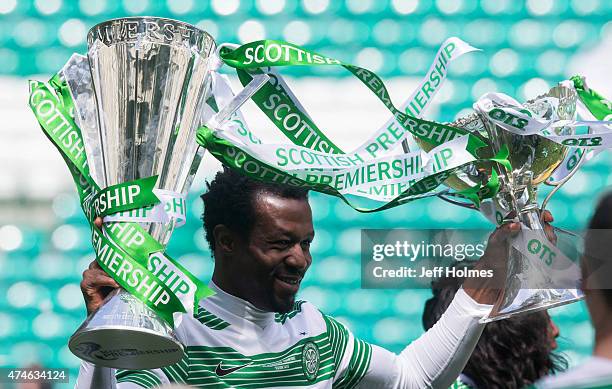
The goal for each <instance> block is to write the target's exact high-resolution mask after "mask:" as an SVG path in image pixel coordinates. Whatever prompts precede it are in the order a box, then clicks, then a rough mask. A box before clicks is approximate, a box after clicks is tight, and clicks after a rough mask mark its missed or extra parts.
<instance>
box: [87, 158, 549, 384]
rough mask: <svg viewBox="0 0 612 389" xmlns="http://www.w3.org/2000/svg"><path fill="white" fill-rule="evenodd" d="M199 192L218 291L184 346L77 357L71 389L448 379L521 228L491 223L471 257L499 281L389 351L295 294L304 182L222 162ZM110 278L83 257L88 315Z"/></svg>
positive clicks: (472, 341) (305, 229)
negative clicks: (133, 362)
mask: <svg viewBox="0 0 612 389" xmlns="http://www.w3.org/2000/svg"><path fill="white" fill-rule="evenodd" d="M202 198H203V200H204V229H205V231H206V237H207V240H208V242H209V244H210V246H211V250H212V251H213V253H214V254H213V255H214V259H215V269H214V273H213V278H212V282H211V284H210V287H211V288H212V289H213V290H214V291H215V292H216V294H215V295H213V296H211V297H208V298H206V299H205V300H203V301H202V302H201V303H200V309H201V312H202V313H203V315H201V316H196V318H193V317H191V318H184V320H183V321H182V322H181V325H180V326H179V327H178V328H177V329H176V332H177V337H178V339H179V340H180V341H181V342H182V343H183V344H185V348H186V350H185V356H184V358H183V360H181V362H179V363H178V364H176V365H173V366H167V367H162V368H161V369H154V370H148V371H147V370H142V371H129V370H123V371H118V372H116V373H115V372H114V369H110V368H105V367H98V366H94V365H92V364H90V363H87V362H83V364H82V365H81V372H80V374H79V379H78V384H77V388H90V387H91V388H97V387H100V388H107V387H108V388H114V387H117V388H132V387H134V388H136V387H143V386H144V387H154V386H155V385H159V384H161V383H169V382H181V383H187V384H190V385H193V386H195V387H199V386H201V387H219V388H221V387H245V388H253V387H266V388H269V387H272V388H274V387H288V386H289V387H290V386H296V387H313V388H328V387H332V385H333V386H334V387H335V386H336V385H337V386H338V387H362V388H425V387H433V388H445V387H448V386H450V384H451V383H452V382H453V381H454V380H455V378H456V377H457V376H458V374H459V373H460V372H461V369H462V368H463V366H464V365H465V363H466V362H467V360H468V358H469V356H470V354H471V352H472V350H473V348H474V346H475V345H476V343H477V341H478V338H479V336H480V334H481V332H482V329H483V328H484V325H485V324H480V323H479V320H480V319H482V318H483V317H484V316H486V315H487V314H488V313H489V312H490V311H491V308H492V304H493V303H494V302H495V300H496V298H497V293H498V292H499V289H498V288H495V287H492V286H493V285H495V282H499V280H500V279H501V280H503V277H504V274H503V270H502V271H501V272H500V270H501V268H503V266H499V265H500V264H503V263H504V260H503V257H504V254H503V253H505V252H506V250H507V240H508V238H509V237H510V236H511V235H512V234H513V233H515V232H517V231H518V229H519V228H520V226H519V225H518V223H509V224H505V225H503V226H502V227H500V228H499V229H498V230H496V231H495V233H493V234H492V235H491V238H490V240H489V245H488V248H487V251H486V253H485V255H484V256H483V258H482V259H481V260H480V261H479V263H478V265H477V266H478V267H480V268H482V269H489V268H493V269H494V271H495V272H499V275H498V277H496V280H491V279H486V280H483V279H471V280H467V281H466V282H465V283H464V285H463V288H462V289H460V290H459V292H458V293H457V295H456V297H455V299H454V300H453V302H452V303H451V305H450V306H449V308H448V310H447V311H446V313H445V314H444V315H443V316H442V318H441V319H440V321H439V322H438V324H436V325H435V326H434V327H433V328H432V329H431V330H430V331H428V332H427V333H425V334H424V335H423V336H421V338H419V339H418V340H417V341H415V342H413V343H411V344H410V345H409V346H408V347H406V349H404V351H402V353H400V354H399V355H395V354H394V353H391V352H389V351H387V350H385V349H383V348H380V347H378V346H375V345H370V344H368V343H366V342H363V341H361V340H359V339H356V338H354V337H353V336H352V334H351V333H350V331H349V330H348V329H347V328H346V327H344V326H343V325H342V324H340V323H339V322H337V321H336V320H334V319H333V318H332V317H329V316H327V315H325V314H322V313H321V312H319V311H318V310H317V308H316V307H315V306H313V305H312V304H310V303H308V302H304V301H297V302H296V301H295V295H296V294H297V292H298V290H299V286H300V282H301V280H302V278H303V277H304V274H305V273H306V271H307V270H308V268H309V267H310V265H311V263H312V261H313V259H312V257H311V255H310V251H309V246H310V243H311V242H312V240H313V238H314V236H315V231H314V228H313V225H312V216H311V210H310V206H309V204H308V198H307V192H306V191H305V190H303V189H298V188H293V187H290V186H282V185H274V184H266V183H262V182H259V181H255V180H252V179H249V178H247V177H244V176H242V175H240V174H239V173H236V172H235V171H232V170H230V169H228V168H226V169H225V170H224V171H223V172H220V173H218V174H217V176H216V178H215V179H214V180H213V181H212V182H211V183H210V184H209V188H208V192H206V193H205V194H204V195H203V196H202ZM546 218H547V219H546V220H550V214H548V213H547V214H546ZM113 282H114V281H113V280H112V278H110V277H108V276H106V275H105V274H104V273H103V272H102V270H101V269H99V267H96V265H95V261H94V262H92V266H90V269H89V270H87V271H86V272H85V273H84V275H83V282H82V284H81V285H82V289H83V294H84V295H85V301H86V304H87V309H88V312H94V311H95V310H96V309H97V308H98V307H99V305H100V302H101V301H102V299H103V297H104V293H105V292H106V293H108V290H106V291H105V287H107V286H112V285H113ZM498 285H499V284H498ZM406 303H407V304H408V303H409V302H406ZM115 377H116V378H115ZM116 382H118V384H117V383H116ZM115 385H116V386H115Z"/></svg>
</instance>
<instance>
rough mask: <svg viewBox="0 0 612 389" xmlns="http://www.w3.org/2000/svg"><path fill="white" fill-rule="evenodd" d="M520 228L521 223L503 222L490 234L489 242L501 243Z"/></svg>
mask: <svg viewBox="0 0 612 389" xmlns="http://www.w3.org/2000/svg"><path fill="white" fill-rule="evenodd" d="M520 230H521V224H520V223H517V222H511V223H505V224H502V225H501V226H500V227H498V228H497V230H495V231H494V232H493V233H492V234H491V238H490V241H491V243H502V242H504V241H506V239H508V238H509V237H510V236H513V235H515V234H516V233H518V232H519V231H520Z"/></svg>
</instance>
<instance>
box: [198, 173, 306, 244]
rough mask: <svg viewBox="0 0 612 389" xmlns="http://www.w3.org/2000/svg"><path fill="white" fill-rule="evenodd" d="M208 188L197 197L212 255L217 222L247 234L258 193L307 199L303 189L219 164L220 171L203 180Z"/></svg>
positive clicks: (252, 218)
mask: <svg viewBox="0 0 612 389" xmlns="http://www.w3.org/2000/svg"><path fill="white" fill-rule="evenodd" d="M207 188H208V191H207V192H205V193H204V194H203V195H202V196H201V198H202V201H203V202H204V213H203V214H202V220H203V222H204V231H205V234H206V240H207V241H208V245H209V246H210V250H211V251H212V253H213V255H214V251H215V237H214V235H213V230H214V228H215V227H216V226H217V225H220V224H222V225H225V226H226V227H227V228H229V229H230V230H231V231H233V232H235V233H238V234H241V235H243V236H245V237H248V236H249V235H250V233H251V230H252V228H253V225H254V223H255V208H254V201H253V200H254V199H255V198H256V196H257V195H259V194H262V193H267V194H272V195H276V196H279V197H283V198H288V199H297V200H308V190H307V189H305V188H300V187H295V186H290V185H283V184H272V183H267V182H263V181H259V180H255V179H252V178H249V177H247V176H245V175H243V174H241V173H239V172H236V171H235V170H232V169H230V168H228V167H226V166H223V170H222V171H220V172H218V173H217V174H216V175H215V178H214V179H213V180H212V181H211V182H209V183H207Z"/></svg>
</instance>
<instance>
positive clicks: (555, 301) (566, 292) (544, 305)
mask: <svg viewBox="0 0 612 389" xmlns="http://www.w3.org/2000/svg"><path fill="white" fill-rule="evenodd" d="M559 291H560V292H561V293H553V292H552V290H545V289H522V290H520V291H519V294H518V295H517V296H516V297H515V298H514V300H513V301H512V302H511V304H508V305H507V306H506V307H504V308H501V309H499V308H498V307H497V305H496V306H494V307H493V310H492V311H491V313H490V314H489V315H487V316H486V317H484V318H482V319H480V321H479V322H480V323H491V322H493V321H497V320H502V319H507V318H509V317H512V316H516V315H519V314H525V313H533V312H538V311H542V310H544V309H550V308H555V307H559V306H562V305H565V304H571V303H574V302H576V301H580V300H582V299H583V298H584V294H583V293H582V292H581V291H580V290H578V289H563V290H559ZM552 294H554V296H551V295H552ZM529 300H532V301H531V302H529Z"/></svg>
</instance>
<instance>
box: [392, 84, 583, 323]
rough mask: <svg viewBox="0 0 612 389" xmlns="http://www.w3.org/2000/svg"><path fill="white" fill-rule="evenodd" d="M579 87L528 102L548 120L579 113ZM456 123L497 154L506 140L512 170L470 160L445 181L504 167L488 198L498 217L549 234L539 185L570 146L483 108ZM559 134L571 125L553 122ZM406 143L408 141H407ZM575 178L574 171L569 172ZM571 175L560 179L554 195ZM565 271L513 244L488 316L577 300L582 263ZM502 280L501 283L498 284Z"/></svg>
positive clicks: (459, 185)
mask: <svg viewBox="0 0 612 389" xmlns="http://www.w3.org/2000/svg"><path fill="white" fill-rule="evenodd" d="M576 100H577V94H576V92H575V91H574V90H573V89H572V88H569V87H567V86H563V85H561V84H560V85H558V86H555V87H554V88H552V89H551V90H550V91H549V92H548V93H546V94H545V95H542V96H539V97H537V98H535V99H533V100H530V101H528V102H526V103H525V104H523V106H524V107H525V108H527V109H529V110H530V111H531V112H532V113H533V114H535V115H536V116H537V117H539V118H541V119H544V120H551V119H559V120H563V119H569V120H572V119H574V115H575V112H576ZM451 125H453V126H455V127H460V128H464V129H466V130H468V131H469V132H471V133H472V134H474V135H476V136H479V137H481V138H483V139H486V140H488V143H489V144H491V146H492V148H491V149H490V150H488V152H489V155H482V157H492V156H493V155H494V154H497V153H498V152H499V151H500V150H501V148H502V147H503V146H504V145H505V146H507V147H508V151H509V155H508V160H509V161H510V163H511V165H512V170H511V171H508V170H507V169H506V168H504V167H503V166H499V165H498V164H497V163H494V162H491V163H476V164H471V165H468V167H467V168H465V169H462V170H461V171H460V172H459V173H458V174H456V175H453V176H451V177H450V178H449V179H447V180H446V181H445V185H447V186H449V187H451V188H453V189H455V190H465V189H469V188H473V187H475V186H476V185H477V184H478V183H479V182H480V183H482V182H483V180H486V179H487V178H488V177H490V176H491V173H492V169H496V171H498V172H500V177H499V180H500V184H501V185H500V189H499V192H498V193H497V195H495V196H494V197H493V199H492V201H489V202H487V203H485V204H482V207H484V208H487V209H486V211H487V212H489V213H490V214H491V215H492V216H493V219H494V220H496V221H497V222H498V223H502V222H506V221H517V220H518V221H520V222H521V223H522V224H523V225H524V226H525V227H527V228H526V229H527V230H528V232H525V231H524V232H525V233H527V234H531V235H530V236H537V235H540V236H542V237H544V239H545V236H544V233H543V225H542V221H541V217H540V215H541V209H543V207H542V208H541V207H540V206H539V205H538V203H537V199H536V194H537V189H538V185H540V184H542V183H544V182H545V181H546V180H547V179H548V178H549V177H550V176H551V174H552V173H553V172H554V170H555V169H556V168H557V167H558V166H559V165H560V164H561V163H562V162H563V160H564V158H565V156H566V154H567V152H568V149H569V148H568V147H567V146H563V145H561V144H558V143H555V142H553V141H551V140H549V139H546V138H545V137H542V136H539V135H520V134H516V133H512V132H509V131H507V130H506V129H504V128H502V127H500V126H499V125H498V124H496V123H495V122H494V121H492V120H491V119H490V118H489V117H487V115H485V114H483V113H482V112H476V113H474V114H471V115H469V116H467V117H464V118H460V119H458V120H457V121H455V122H453V123H451ZM548 131H550V132H551V133H552V134H553V135H569V134H571V133H572V131H573V129H572V128H570V127H555V128H550V129H549V130H548ZM415 141H416V142H417V144H419V146H420V147H422V148H423V149H425V150H427V151H429V150H430V149H432V148H433V145H431V144H428V143H426V142H423V141H422V140H419V139H415ZM404 148H405V149H406V148H407V147H406V145H405V144H404ZM567 178H569V176H568V177H567ZM566 181H567V179H564V180H563V181H562V182H559V183H558V184H557V185H558V186H557V188H555V189H554V190H553V191H552V192H551V193H550V194H549V196H548V197H547V198H546V199H545V200H544V205H545V204H546V203H547V201H548V199H549V198H550V196H551V195H552V194H553V193H554V192H555V191H556V189H558V188H559V187H560V185H562V184H563V183H565V182H566ZM440 197H441V198H442V199H444V200H446V201H449V202H451V203H453V204H456V205H461V206H465V207H468V208H474V206H473V205H471V204H467V203H463V202H460V201H457V200H455V199H452V198H450V197H448V196H445V195H444V194H442V195H440ZM564 266H565V268H564V269H563V270H562V271H561V272H560V273H561V274H563V276H564V280H562V281H560V280H559V279H553V275H557V274H558V273H559V272H555V271H551V269H549V268H547V266H546V264H545V263H544V261H542V260H541V259H540V258H537V259H534V258H530V257H529V256H527V255H525V252H521V251H520V250H518V249H517V248H516V247H515V246H511V247H509V253H508V262H507V268H506V280H505V284H504V285H503V289H502V290H501V293H500V295H499V298H498V300H497V302H496V303H495V305H494V307H493V310H492V311H491V313H490V314H489V315H488V316H487V317H486V318H485V319H484V320H483V322H490V321H495V320H500V319H503V318H506V317H510V316H513V315H516V314H519V313H524V312H531V311H537V310H542V309H547V308H552V307H554V306H558V305H563V304H567V303H571V302H574V301H577V300H579V299H581V298H582V293H581V292H580V291H579V290H578V288H577V285H578V283H579V272H578V268H577V267H576V266H575V265H573V264H569V263H566V264H564ZM498 286H501V285H498Z"/></svg>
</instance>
